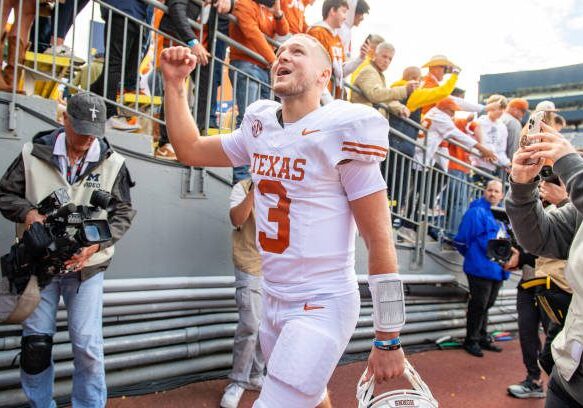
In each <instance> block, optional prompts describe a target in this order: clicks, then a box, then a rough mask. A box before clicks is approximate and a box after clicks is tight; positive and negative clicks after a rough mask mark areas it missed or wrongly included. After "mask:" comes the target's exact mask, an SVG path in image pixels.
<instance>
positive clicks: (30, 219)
mask: <svg viewBox="0 0 583 408" xmlns="http://www.w3.org/2000/svg"><path fill="white" fill-rule="evenodd" d="M45 218H47V216H46V215H41V214H39V212H38V211H37V210H30V211H29V212H27V213H26V218H25V219H24V226H25V228H26V229H29V228H30V226H31V225H32V224H34V223H35V222H40V223H41V224H43V223H44V222H45Z"/></svg>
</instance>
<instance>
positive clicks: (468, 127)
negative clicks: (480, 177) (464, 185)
mask: <svg viewBox="0 0 583 408" xmlns="http://www.w3.org/2000/svg"><path fill="white" fill-rule="evenodd" d="M454 123H455V125H456V127H457V128H458V129H459V130H461V131H462V132H464V133H466V134H468V135H470V136H472V137H474V131H475V130H476V128H477V127H478V124H477V123H476V122H474V121H472V122H470V123H469V124H468V120H467V119H462V118H457V119H454ZM448 145H449V146H448V148H449V155H450V156H451V157H455V158H456V159H458V160H461V161H463V162H465V163H468V164H470V154H469V153H468V152H467V151H465V150H464V149H462V148H461V147H459V146H456V145H454V144H451V143H448ZM449 169H450V170H460V171H463V172H464V173H466V174H468V173H469V172H470V169H469V168H467V167H465V166H462V165H461V164H458V163H456V162H454V161H453V160H450V161H449Z"/></svg>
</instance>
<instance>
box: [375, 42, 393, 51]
mask: <svg viewBox="0 0 583 408" xmlns="http://www.w3.org/2000/svg"><path fill="white" fill-rule="evenodd" d="M383 50H389V51H393V52H395V47H394V46H393V44H391V43H388V42H386V41H383V42H382V43H380V44H379V45H377V48H376V50H375V52H381V51H383Z"/></svg>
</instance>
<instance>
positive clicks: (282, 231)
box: [257, 180, 291, 254]
mask: <svg viewBox="0 0 583 408" xmlns="http://www.w3.org/2000/svg"><path fill="white" fill-rule="evenodd" d="M257 188H259V192H260V193H261V194H262V195H265V194H275V195H277V196H278V197H279V201H278V203H277V207H272V208H270V209H269V211H268V213H267V220H268V221H270V222H277V224H278V227H277V238H268V237H267V234H266V233H265V232H263V231H259V244H260V245H261V248H263V250H264V251H266V252H273V253H275V254H282V253H283V251H285V250H286V249H287V247H288V246H289V205H290V204H291V200H290V199H289V198H288V197H287V191H286V189H285V187H284V186H283V184H281V182H280V181H277V180H261V181H260V182H259V184H258V185H257Z"/></svg>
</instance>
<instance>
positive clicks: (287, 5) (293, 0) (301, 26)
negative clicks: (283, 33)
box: [281, 0, 310, 34]
mask: <svg viewBox="0 0 583 408" xmlns="http://www.w3.org/2000/svg"><path fill="white" fill-rule="evenodd" d="M281 9H282V10H283V14H285V19H286V20H287V23H288V24H289V32H290V34H301V33H306V32H308V28H309V27H310V26H309V25H308V23H306V16H305V15H304V13H305V9H306V6H305V4H304V1H303V0H281Z"/></svg>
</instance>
